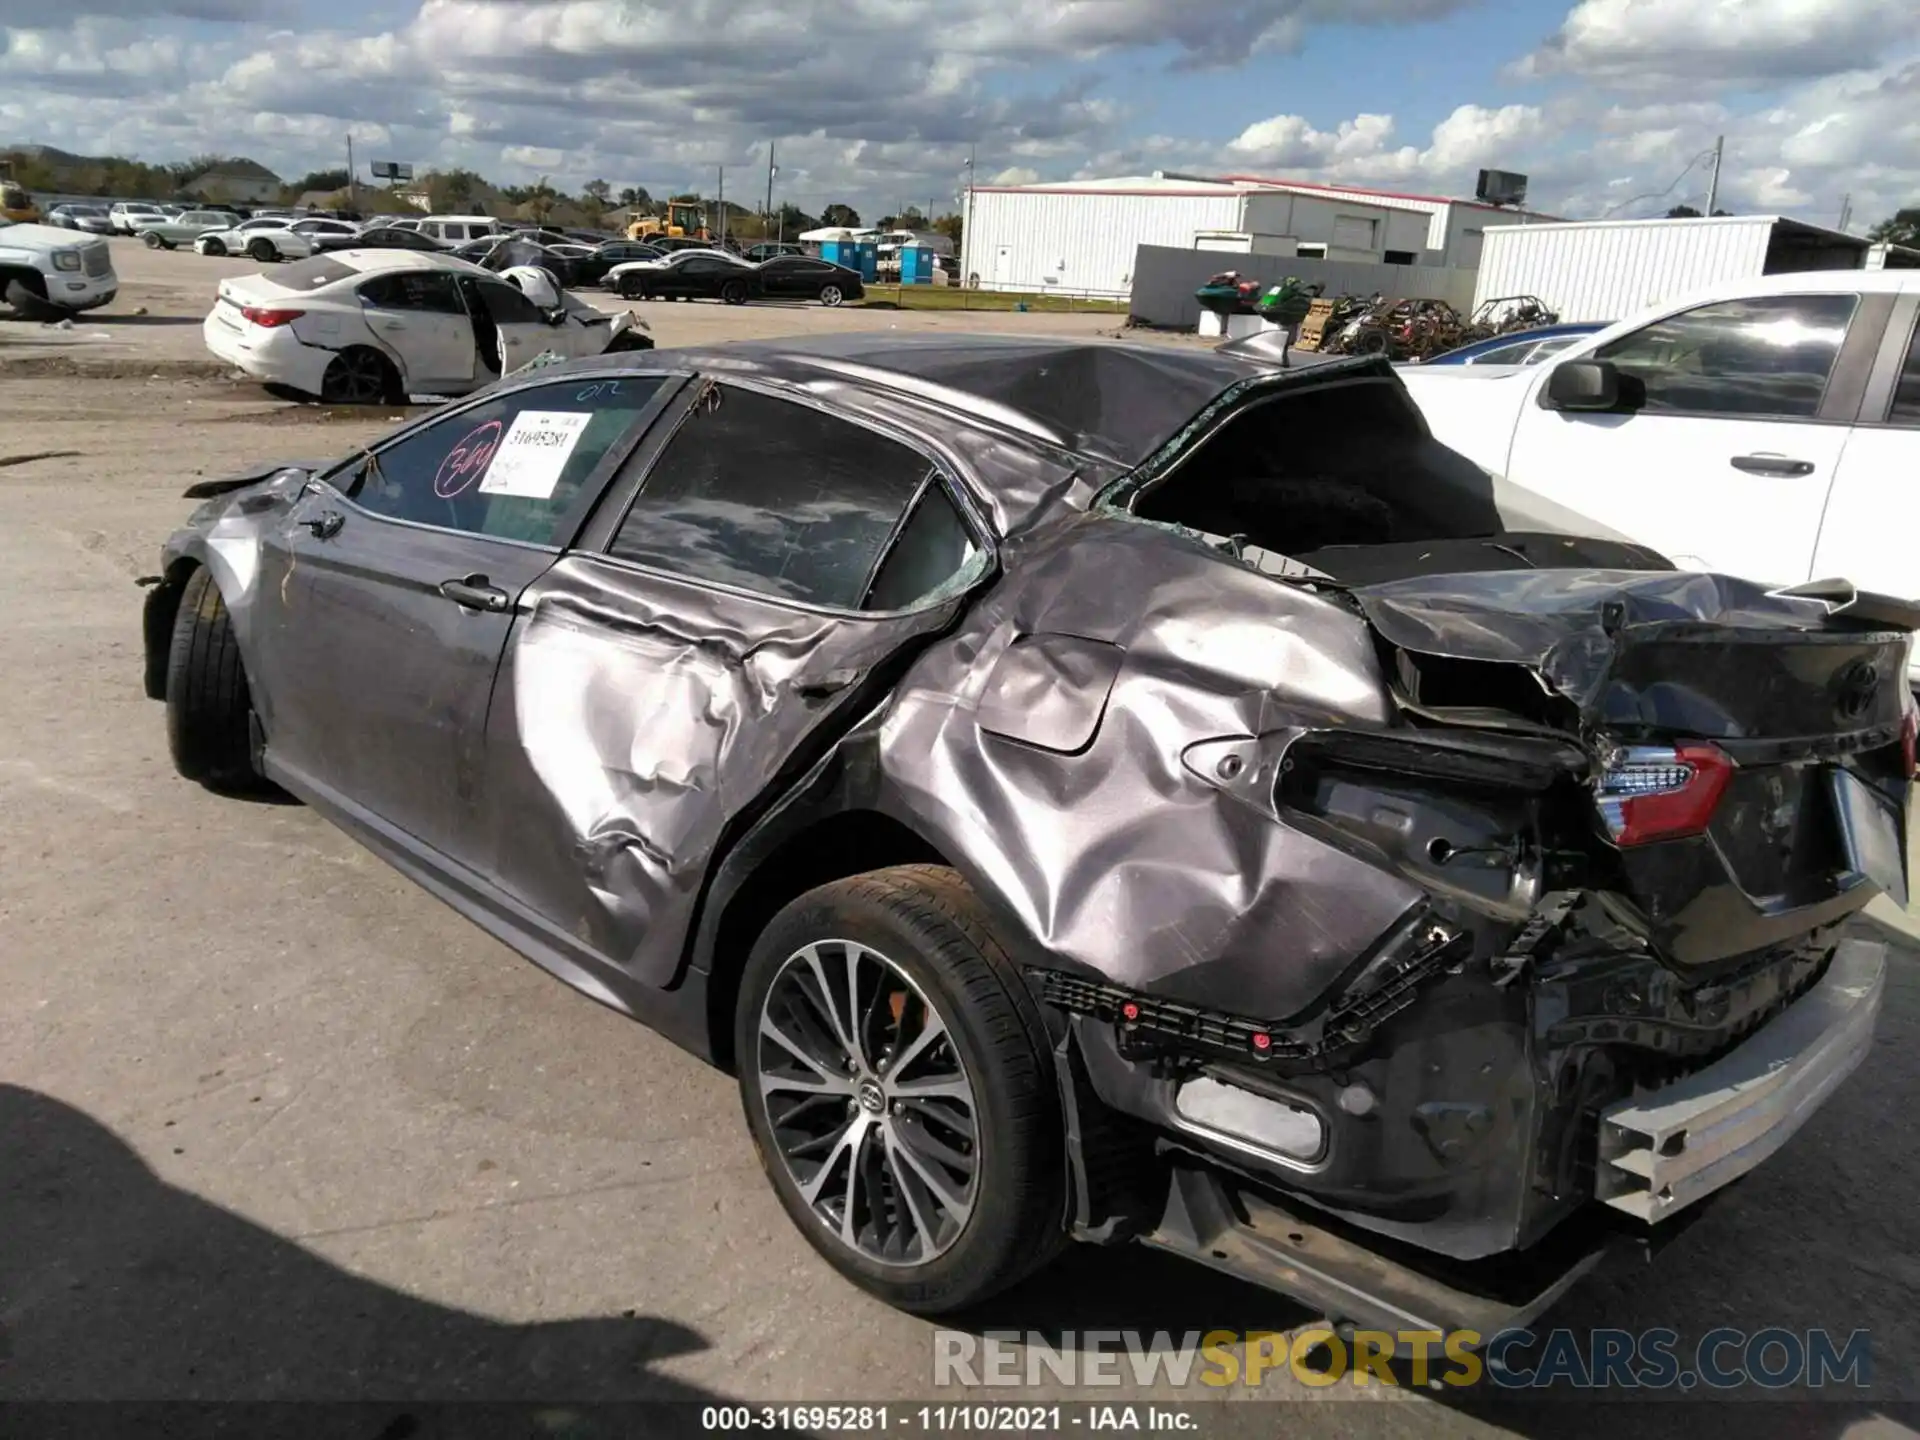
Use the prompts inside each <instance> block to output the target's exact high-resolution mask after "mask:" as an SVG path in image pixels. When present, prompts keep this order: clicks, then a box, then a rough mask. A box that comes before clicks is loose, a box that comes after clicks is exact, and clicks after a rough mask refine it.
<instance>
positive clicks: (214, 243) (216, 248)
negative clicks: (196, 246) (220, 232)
mask: <svg viewBox="0 0 1920 1440" xmlns="http://www.w3.org/2000/svg"><path fill="white" fill-rule="evenodd" d="M200 253H201V254H202V255H224V254H226V253H227V247H226V243H225V242H224V241H220V240H207V241H204V242H202V244H201V246H200Z"/></svg>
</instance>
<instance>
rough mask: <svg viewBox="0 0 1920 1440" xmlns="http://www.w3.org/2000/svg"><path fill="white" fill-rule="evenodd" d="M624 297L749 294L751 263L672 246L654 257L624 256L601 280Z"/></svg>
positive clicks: (740, 299) (742, 299)
mask: <svg viewBox="0 0 1920 1440" xmlns="http://www.w3.org/2000/svg"><path fill="white" fill-rule="evenodd" d="M602 283H603V284H604V285H606V287H607V288H608V289H610V290H613V291H615V292H617V293H618V294H619V295H620V297H621V298H622V299H625V300H724V301H725V302H726V303H727V304H729V305H744V304H746V302H747V301H748V300H750V299H751V298H752V297H753V266H752V265H751V264H750V263H749V262H747V261H745V260H742V259H741V258H740V257H739V256H738V255H733V254H729V253H728V252H727V251H725V250H675V251H673V252H672V253H671V254H668V255H664V256H662V257H661V258H660V259H658V260H627V261H623V262H621V263H620V264H618V265H615V266H614V267H613V268H612V269H610V270H609V271H607V273H606V278H605V279H604V280H603V281H602Z"/></svg>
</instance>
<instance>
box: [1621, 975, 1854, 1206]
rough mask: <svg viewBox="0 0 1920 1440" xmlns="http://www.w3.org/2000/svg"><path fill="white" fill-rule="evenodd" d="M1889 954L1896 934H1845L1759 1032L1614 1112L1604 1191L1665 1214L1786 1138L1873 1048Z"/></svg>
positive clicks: (1724, 1181)
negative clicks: (1817, 974) (1814, 978)
mask: <svg viewBox="0 0 1920 1440" xmlns="http://www.w3.org/2000/svg"><path fill="white" fill-rule="evenodd" d="M1886 963H1887V947H1886V946H1885V945H1884V944H1881V943H1880V942H1878V941H1873V940H1861V939H1853V938H1849V939H1846V940H1842V941H1841V942H1840V945H1839V947H1838V948H1837V949H1836V951H1835V953H1834V957H1833V961H1832V963H1831V964H1830V965H1829V966H1828V967H1827V973H1826V975H1825V976H1823V977H1822V978H1821V981H1820V983H1819V984H1818V985H1816V986H1814V987H1813V989H1812V990H1810V991H1808V992H1807V993H1806V994H1805V995H1804V996H1802V997H1801V998H1800V999H1799V1000H1798V1001H1796V1002H1795V1003H1794V1004H1792V1005H1791V1006H1789V1007H1788V1008H1787V1009H1786V1011H1785V1012H1783V1013H1782V1014H1780V1015H1777V1016H1775V1017H1774V1019H1773V1020H1772V1021H1770V1022H1769V1023H1768V1024H1766V1025H1764V1026H1762V1027H1761V1029H1760V1030H1759V1031H1758V1032H1757V1033H1755V1034H1754V1035H1753V1036H1752V1037H1751V1038H1749V1039H1747V1040H1745V1041H1743V1042H1741V1044H1740V1045H1738V1046H1737V1047H1736V1048H1735V1049H1733V1050H1732V1051H1730V1052H1729V1053H1728V1054H1726V1055H1724V1056H1722V1057H1721V1058H1720V1059H1718V1060H1716V1061H1714V1062H1713V1063H1712V1064H1711V1065H1708V1066H1706V1067H1705V1068H1704V1069H1701V1070H1698V1071H1696V1072H1695V1073H1693V1074H1691V1075H1688V1076H1685V1077H1684V1078H1682V1079H1679V1080H1676V1081H1674V1083H1673V1084H1671V1085H1663V1086H1661V1087H1660V1088H1659V1089H1657V1090H1650V1091H1648V1092H1647V1093H1645V1094H1644V1095H1639V1096H1636V1097H1634V1098H1632V1099H1629V1100H1623V1101H1621V1102H1619V1103H1618V1104H1616V1105H1613V1106H1610V1107H1609V1108H1608V1109H1607V1110H1605V1111H1604V1112H1602V1114H1601V1118H1600V1157H1599V1158H1600V1164H1599V1166H1598V1167H1597V1170H1596V1173H1595V1177H1594V1189H1595V1193H1596V1195H1597V1196H1598V1198H1600V1199H1602V1200H1604V1201H1606V1202H1607V1204H1609V1205H1611V1206H1613V1207H1614V1208H1615V1209H1618V1210H1624V1211H1625V1212H1626V1213H1627V1214H1629V1215H1635V1216H1638V1217H1639V1218H1640V1219H1642V1220H1645V1221H1648V1222H1653V1221H1657V1220H1661V1219H1664V1218H1665V1217H1667V1216H1669V1215H1671V1214H1673V1213H1674V1211H1676V1210H1679V1209H1681V1208H1682V1207H1684V1206H1687V1205H1690V1204H1692V1203H1693V1202H1694V1201H1696V1200H1698V1199H1700V1198H1701V1197H1702V1196H1704V1195H1708V1194H1711V1193H1712V1192H1713V1191H1715V1190H1718V1189H1719V1188H1720V1187H1721V1186H1723V1185H1725V1184H1727V1183H1728V1182H1729V1181H1731V1180H1735V1179H1737V1178H1739V1177H1740V1176H1742V1175H1745V1174H1746V1173H1747V1172H1748V1171H1749V1170H1752V1169H1753V1168H1754V1167H1755V1166H1757V1165H1759V1164H1760V1163H1761V1162H1762V1161H1763V1160H1765V1159H1766V1158H1767V1157H1768V1156H1769V1155H1772V1154H1773V1153H1774V1151H1776V1150H1778V1149H1779V1148H1780V1147H1781V1146H1782V1145H1784V1144H1786V1142H1787V1141H1788V1139H1790V1138H1791V1137H1792V1135H1793V1133H1794V1132H1795V1131H1796V1130H1798V1129H1799V1128H1800V1127H1801V1125H1803V1124H1805V1123H1806V1120H1807V1117H1808V1116H1810V1115H1812V1114H1813V1112H1814V1111H1815V1110H1817V1109H1819V1108H1820V1105H1821V1104H1822V1102H1824V1101H1825V1100H1826V1098H1827V1097H1828V1096H1829V1095H1831V1094H1832V1093H1833V1091H1834V1090H1835V1088H1836V1087H1838V1086H1839V1084H1840V1082H1841V1081H1842V1080H1844V1079H1846V1078H1847V1076H1848V1075H1850V1074H1852V1073H1853V1071H1854V1068H1855V1067H1856V1066H1858V1065H1859V1063H1860V1062H1861V1061H1862V1060H1863V1059H1865V1058H1866V1054H1867V1051H1868V1050H1870V1049H1871V1048H1872V1047H1873V1030H1874V1024H1875V1022H1876V1021H1877V1020H1878V1018H1879V1015H1880V999H1881V994H1882V992H1883V990H1884V989H1885V985H1886Z"/></svg>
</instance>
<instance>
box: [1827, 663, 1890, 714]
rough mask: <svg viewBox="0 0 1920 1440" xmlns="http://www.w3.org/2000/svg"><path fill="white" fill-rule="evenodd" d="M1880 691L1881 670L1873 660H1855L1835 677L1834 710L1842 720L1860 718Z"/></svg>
mask: <svg viewBox="0 0 1920 1440" xmlns="http://www.w3.org/2000/svg"><path fill="white" fill-rule="evenodd" d="M1879 693H1880V670H1879V668H1878V667H1877V666H1876V665H1875V664H1874V663H1873V662H1872V661H1871V660H1855V661H1854V662H1853V663H1852V664H1851V665H1848V666H1845V667H1844V668H1842V669H1841V670H1840V671H1839V672H1838V673H1837V674H1835V675H1834V677H1833V710H1834V713H1835V714H1836V715H1838V716H1839V717H1840V718H1841V719H1842V720H1858V719H1859V718H1860V717H1861V716H1863V715H1865V714H1866V713H1867V711H1869V710H1871V709H1872V708H1873V702H1874V700H1875V698H1876V697H1878V695H1879Z"/></svg>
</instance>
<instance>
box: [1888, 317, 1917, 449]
mask: <svg viewBox="0 0 1920 1440" xmlns="http://www.w3.org/2000/svg"><path fill="white" fill-rule="evenodd" d="M1887 421H1888V423H1889V424H1893V425H1911V426H1914V427H1916V428H1920V324H1916V325H1915V326H1914V327H1913V339H1912V340H1911V341H1910V342H1908V344H1907V358H1906V363H1905V364H1903V365H1902V366H1901V367H1900V383H1899V384H1898V385H1896V386H1894V390H1893V408H1892V409H1891V410H1889V411H1888V412H1887Z"/></svg>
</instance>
